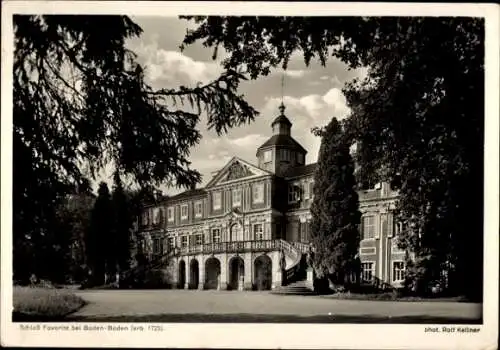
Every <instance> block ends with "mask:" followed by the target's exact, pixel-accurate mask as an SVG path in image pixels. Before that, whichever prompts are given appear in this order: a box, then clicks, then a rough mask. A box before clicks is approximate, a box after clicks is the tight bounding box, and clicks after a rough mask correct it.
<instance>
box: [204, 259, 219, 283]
mask: <svg viewBox="0 0 500 350" xmlns="http://www.w3.org/2000/svg"><path fill="white" fill-rule="evenodd" d="M219 281H220V261H219V260H218V259H217V258H214V257H211V258H208V259H207V261H206V262H205V289H217V286H218V285H219Z"/></svg>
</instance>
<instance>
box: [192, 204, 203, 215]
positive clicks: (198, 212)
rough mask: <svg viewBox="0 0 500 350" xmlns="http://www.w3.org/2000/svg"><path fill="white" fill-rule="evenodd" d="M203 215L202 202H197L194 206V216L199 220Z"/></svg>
mask: <svg viewBox="0 0 500 350" xmlns="http://www.w3.org/2000/svg"><path fill="white" fill-rule="evenodd" d="M202 215H203V202H201V201H199V202H196V203H195V204H194V216H195V217H197V218H201V217H202Z"/></svg>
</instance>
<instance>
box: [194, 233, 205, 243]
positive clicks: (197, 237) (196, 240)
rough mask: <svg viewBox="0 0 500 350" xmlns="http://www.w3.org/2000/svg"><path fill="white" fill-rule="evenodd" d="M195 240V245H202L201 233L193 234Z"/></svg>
mask: <svg viewBox="0 0 500 350" xmlns="http://www.w3.org/2000/svg"><path fill="white" fill-rule="evenodd" d="M195 242H196V245H202V244H203V235H202V234H197V235H196V236H195Z"/></svg>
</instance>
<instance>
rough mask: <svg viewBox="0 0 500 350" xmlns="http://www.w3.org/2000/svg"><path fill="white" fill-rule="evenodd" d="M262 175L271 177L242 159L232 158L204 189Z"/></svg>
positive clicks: (268, 173) (266, 172)
mask: <svg viewBox="0 0 500 350" xmlns="http://www.w3.org/2000/svg"><path fill="white" fill-rule="evenodd" d="M263 175H271V173H270V172H268V171H266V170H263V169H260V168H258V167H256V166H254V165H252V164H250V163H247V162H245V161H244V160H242V159H239V158H237V157H233V158H232V159H231V160H230V161H229V162H228V163H227V164H226V165H225V166H224V168H222V169H221V170H220V171H219V172H218V173H217V175H215V176H214V177H213V178H212V180H210V182H209V183H208V184H207V186H206V187H213V186H217V185H219V184H224V183H229V182H233V181H236V180H239V179H244V178H252V177H258V176H263Z"/></svg>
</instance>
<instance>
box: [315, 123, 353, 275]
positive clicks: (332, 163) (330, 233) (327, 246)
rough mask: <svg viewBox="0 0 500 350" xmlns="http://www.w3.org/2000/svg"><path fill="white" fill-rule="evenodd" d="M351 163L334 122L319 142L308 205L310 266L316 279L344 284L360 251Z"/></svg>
mask: <svg viewBox="0 0 500 350" xmlns="http://www.w3.org/2000/svg"><path fill="white" fill-rule="evenodd" d="M355 186H356V181H355V178H354V162H353V160H352V157H351V155H350V153H349V145H348V144H347V143H346V141H345V137H344V134H343V132H342V127H341V124H340V123H339V122H338V121H337V119H335V118H333V119H332V120H331V122H330V123H329V124H328V126H327V127H326V129H325V131H324V134H323V137H322V139H321V146H320V150H319V156H318V168H317V170H316V173H315V174H314V200H313V203H312V205H311V215H312V220H311V240H312V243H313V245H314V247H315V252H314V258H313V266H314V269H315V271H316V273H317V276H318V277H319V278H322V277H330V278H331V279H332V281H333V282H334V283H338V284H343V283H344V281H345V277H346V276H349V275H350V272H352V268H353V265H354V261H355V256H356V253H357V251H358V247H359V239H360V238H359V232H358V228H357V225H358V224H359V220H360V212H359V211H358V206H359V202H358V194H357V192H356V188H355Z"/></svg>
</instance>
